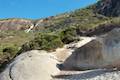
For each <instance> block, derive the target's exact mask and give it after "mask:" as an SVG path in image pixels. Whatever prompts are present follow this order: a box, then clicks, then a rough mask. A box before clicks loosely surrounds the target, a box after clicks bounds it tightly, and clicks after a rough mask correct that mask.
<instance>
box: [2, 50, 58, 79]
mask: <svg viewBox="0 0 120 80" xmlns="http://www.w3.org/2000/svg"><path fill="white" fill-rule="evenodd" d="M57 63H58V62H57V60H56V58H55V56H53V55H52V54H49V53H47V52H46V51H37V50H33V51H28V52H25V53H23V54H21V55H19V56H18V57H16V58H15V60H14V61H13V62H12V63H11V64H10V65H9V66H8V67H7V68H6V69H5V71H4V72H2V73H1V74H0V80H50V79H52V76H54V75H56V74H58V73H59V69H58V68H57V67H56V65H57Z"/></svg>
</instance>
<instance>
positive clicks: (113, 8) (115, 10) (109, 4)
mask: <svg viewBox="0 0 120 80" xmlns="http://www.w3.org/2000/svg"><path fill="white" fill-rule="evenodd" d="M97 11H98V12H99V13H100V14H103V15H106V16H120V0H100V1H99V2H98V4H97Z"/></svg>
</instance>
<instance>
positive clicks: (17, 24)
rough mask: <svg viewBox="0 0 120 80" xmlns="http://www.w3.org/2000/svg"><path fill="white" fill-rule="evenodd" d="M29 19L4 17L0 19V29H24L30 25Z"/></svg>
mask: <svg viewBox="0 0 120 80" xmlns="http://www.w3.org/2000/svg"><path fill="white" fill-rule="evenodd" d="M31 24H32V23H31V20H25V19H6V20H0V30H25V29H28V28H29V27H30V26H31Z"/></svg>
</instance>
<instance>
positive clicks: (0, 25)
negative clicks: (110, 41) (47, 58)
mask: <svg viewBox="0 0 120 80" xmlns="http://www.w3.org/2000/svg"><path fill="white" fill-rule="evenodd" d="M119 5H120V1H119V0H100V1H98V3H95V4H93V5H90V6H88V7H86V8H83V9H77V10H75V11H71V12H69V13H67V12H66V13H63V14H59V15H56V16H51V17H48V18H45V19H37V20H31V19H16V18H9V19H1V20H0V63H1V64H3V63H4V62H5V64H6V62H9V61H10V60H11V59H13V57H14V56H15V55H16V53H18V52H19V54H20V53H21V52H23V51H28V50H32V49H39V50H41V49H44V50H48V51H51V50H54V49H56V48H58V47H62V46H63V45H64V44H69V43H71V42H73V41H77V40H78V39H76V36H96V35H99V34H103V33H105V32H108V31H110V30H112V29H113V28H115V27H120V17H119V16H120V8H119ZM31 26H33V28H32V30H31V31H30V32H29V33H26V32H25V31H26V30H27V29H29V28H30V27H31ZM58 43H59V44H58ZM21 46H22V47H21ZM13 52H14V53H13Z"/></svg>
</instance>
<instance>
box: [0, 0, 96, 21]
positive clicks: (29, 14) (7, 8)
mask: <svg viewBox="0 0 120 80" xmlns="http://www.w3.org/2000/svg"><path fill="white" fill-rule="evenodd" d="M95 2H96V0H0V18H29V19H39V18H45V17H48V16H54V15H57V14H61V13H64V12H70V11H74V10H75V9H79V8H83V7H86V6H88V5H90V4H93V3H95Z"/></svg>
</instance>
